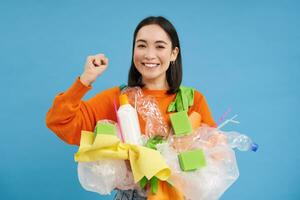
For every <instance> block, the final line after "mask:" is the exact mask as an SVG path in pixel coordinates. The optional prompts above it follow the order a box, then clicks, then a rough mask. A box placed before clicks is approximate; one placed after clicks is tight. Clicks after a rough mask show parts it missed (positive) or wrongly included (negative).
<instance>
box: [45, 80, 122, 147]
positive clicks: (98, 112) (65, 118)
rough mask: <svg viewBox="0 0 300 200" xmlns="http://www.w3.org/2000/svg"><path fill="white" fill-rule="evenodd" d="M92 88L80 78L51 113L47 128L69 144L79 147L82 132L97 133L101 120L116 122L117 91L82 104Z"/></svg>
mask: <svg viewBox="0 0 300 200" xmlns="http://www.w3.org/2000/svg"><path fill="white" fill-rule="evenodd" d="M91 88H92V87H91V86H85V85H84V84H82V83H81V81H80V80H79V78H77V79H76V81H75V83H74V84H73V85H72V86H71V87H70V88H69V89H68V90H67V91H66V92H64V93H60V94H58V95H57V96H56V97H55V99H54V102H53V105H52V107H51V108H50V109H49V111H48V112H47V115H46V125H47V127H48V128H50V129H51V130H52V131H53V132H54V133H55V134H56V135H57V136H58V137H59V138H61V139H62V140H63V141H65V142H66V143H68V144H73V145H79V144H80V137H81V131H82V130H86V131H93V130H94V127H95V125H96V123H97V121H98V120H100V119H111V120H114V112H113V103H112V102H113V101H112V99H113V98H114V97H113V95H114V94H115V93H116V91H117V90H116V89H114V90H107V91H104V92H102V93H99V94H98V95H96V96H95V97H92V98H91V99H89V100H88V101H82V100H81V99H82V98H83V96H84V95H85V94H86V93H87V92H88V91H89V90H90V89H91Z"/></svg>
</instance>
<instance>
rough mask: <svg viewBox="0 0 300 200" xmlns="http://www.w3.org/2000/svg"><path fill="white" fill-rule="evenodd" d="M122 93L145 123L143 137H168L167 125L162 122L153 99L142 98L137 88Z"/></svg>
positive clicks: (149, 97)
mask: <svg viewBox="0 0 300 200" xmlns="http://www.w3.org/2000/svg"><path fill="white" fill-rule="evenodd" d="M123 92H124V93H126V94H127V96H128V99H129V102H130V104H131V105H132V106H134V107H136V109H137V112H138V113H139V115H140V116H141V117H142V118H143V120H144V121H145V123H146V124H145V135H147V136H149V137H153V136H156V135H160V136H163V137H167V136H168V135H169V129H168V125H167V124H166V123H165V122H164V119H163V117H162V115H161V113H160V110H159V107H158V104H157V102H156V100H155V98H154V97H151V96H144V95H143V92H142V89H141V88H139V87H129V88H126V89H125V90H124V91H123Z"/></svg>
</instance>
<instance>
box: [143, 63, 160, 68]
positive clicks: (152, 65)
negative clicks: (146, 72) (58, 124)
mask: <svg viewBox="0 0 300 200" xmlns="http://www.w3.org/2000/svg"><path fill="white" fill-rule="evenodd" d="M144 65H145V66H146V67H156V66H158V64H152V63H151V64H150V63H144Z"/></svg>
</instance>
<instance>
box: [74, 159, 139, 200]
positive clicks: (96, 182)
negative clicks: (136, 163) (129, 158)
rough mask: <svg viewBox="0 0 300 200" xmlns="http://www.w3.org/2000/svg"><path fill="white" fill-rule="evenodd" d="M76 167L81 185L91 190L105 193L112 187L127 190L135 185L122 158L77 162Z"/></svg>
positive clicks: (111, 189) (108, 192)
mask: <svg viewBox="0 0 300 200" xmlns="http://www.w3.org/2000/svg"><path fill="white" fill-rule="evenodd" d="M77 169H78V178H79V182H80V184H81V186H82V187H83V188H84V189H85V190H88V191H91V192H97V193H99V194H101V195H107V194H110V193H111V192H112V191H113V190H114V189H120V190H128V189H133V188H134V187H135V184H134V180H133V175H132V173H131V172H130V171H129V170H128V169H127V166H126V163H125V161H124V160H108V159H107V160H101V161H95V162H79V163H78V168H77Z"/></svg>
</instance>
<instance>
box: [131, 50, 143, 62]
mask: <svg viewBox="0 0 300 200" xmlns="http://www.w3.org/2000/svg"><path fill="white" fill-rule="evenodd" d="M142 58H143V53H142V52H141V51H139V50H135V51H134V53H133V61H134V63H135V64H136V63H138V62H140V61H141V60H142Z"/></svg>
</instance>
